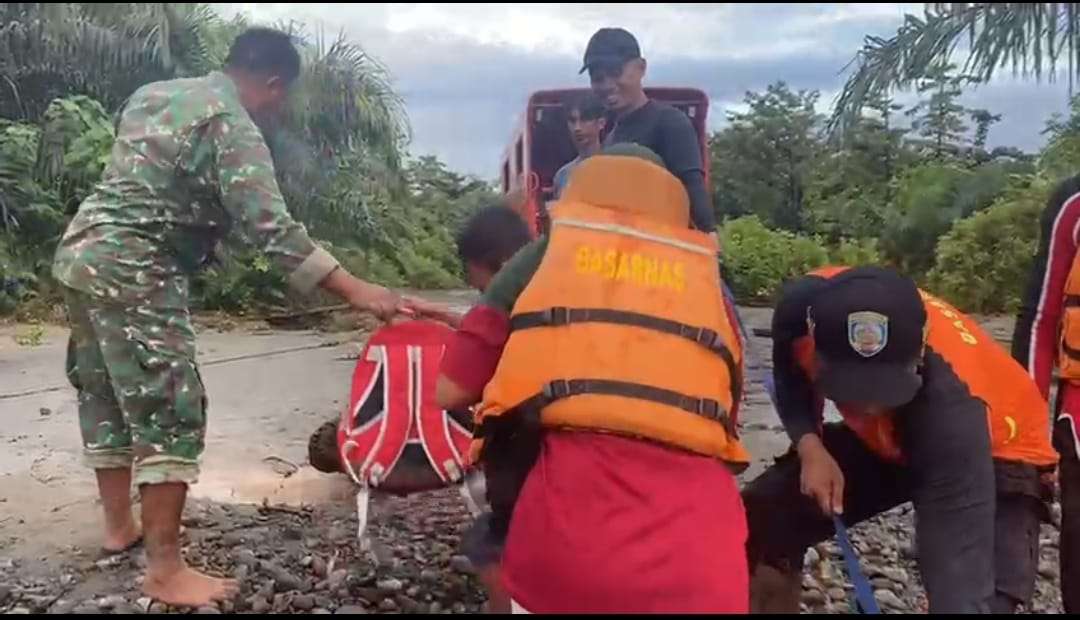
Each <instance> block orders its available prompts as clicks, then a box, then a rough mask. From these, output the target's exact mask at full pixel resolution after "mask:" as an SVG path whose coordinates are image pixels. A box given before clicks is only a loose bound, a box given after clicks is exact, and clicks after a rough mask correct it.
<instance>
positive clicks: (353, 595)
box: [0, 294, 1060, 613]
mask: <svg viewBox="0 0 1080 620" xmlns="http://www.w3.org/2000/svg"><path fill="white" fill-rule="evenodd" d="M442 299H443V300H444V301H449V302H452V303H458V304H464V303H467V301H468V296H466V295H456V294H452V295H444V296H443V298H442ZM744 317H745V319H746V320H747V321H748V322H749V323H750V324H751V325H752V326H756V327H765V326H767V325H768V322H769V312H768V310H763V309H746V310H745V311H744ZM329 324H330V325H331V326H336V327H337V329H334V330H331V331H324V330H312V329H300V330H297V329H281V328H270V327H269V326H267V325H266V324H265V323H261V322H239V323H237V322H226V324H224V325H223V324H222V322H220V321H218V322H216V323H214V324H212V325H210V326H206V327H204V329H203V330H202V332H201V335H200V339H199V349H200V360H201V362H202V364H203V376H204V380H205V382H206V384H207V390H208V392H209V397H210V402H211V407H210V422H209V433H208V448H207V451H206V455H205V458H204V462H203V475H202V479H201V480H200V481H199V483H198V484H196V485H194V486H193V487H192V489H191V495H192V500H191V501H190V502H189V508H188V510H187V513H186V515H185V525H186V532H185V540H186V554H187V557H188V558H189V561H191V562H192V563H193V564H195V565H197V566H201V567H205V568H206V569H207V570H210V571H212V572H215V573H218V574H222V575H234V576H237V577H239V578H240V579H241V580H242V583H243V594H242V596H241V597H240V598H239V599H238V600H237V601H236V602H235V603H233V604H231V605H225V606H223V607H222V608H214V609H202V610H197V611H200V612H202V613H220V612H223V611H224V612H233V611H236V612H239V611H245V612H246V611H252V612H264V611H266V612H303V613H374V612H414V613H415V612H447V613H450V612H458V613H463V612H475V611H478V610H479V609H481V607H482V604H483V594H482V592H481V590H480V589H479V588H478V585H477V583H476V582H475V580H474V579H473V578H472V577H471V575H470V574H469V568H470V567H469V566H468V562H467V560H465V558H463V557H461V556H460V555H458V538H459V536H460V534H461V532H462V531H463V530H464V529H465V528H466V527H467V526H468V522H469V517H468V513H467V511H466V509H465V506H464V504H463V502H462V501H461V500H460V499H459V496H458V495H457V493H456V491H445V492H439V493H428V494H420V495H415V496H412V497H409V498H387V497H378V498H376V499H375V500H374V502H373V514H372V520H371V522H370V525H369V528H370V532H371V534H372V535H373V538H374V539H375V541H376V545H375V549H374V552H375V553H374V555H372V554H368V553H362V552H360V551H359V549H358V547H357V542H356V536H355V507H354V503H353V500H352V489H351V486H350V483H349V482H348V481H347V480H345V479H344V477H341V476H327V475H324V474H319V473H318V472H315V471H314V470H312V469H311V468H310V466H308V465H307V464H306V462H305V460H306V444H307V440H308V437H309V435H310V434H311V432H312V431H313V430H314V429H315V428H316V427H317V426H318V425H319V424H320V423H322V422H323V421H325V420H327V419H329V418H332V417H334V416H336V415H337V412H338V411H339V410H340V408H341V407H342V406H343V404H344V401H345V399H347V391H348V386H349V381H350V376H351V372H352V367H353V364H354V358H355V356H356V355H357V354H358V353H359V350H360V347H361V344H362V342H363V339H364V335H365V332H364V331H363V330H357V329H355V328H356V327H357V325H355V324H354V323H352V319H349V318H348V317H340V316H339V317H336V318H335V319H333V320H331V321H330V322H329ZM988 326H989V327H990V328H991V329H992V330H993V331H994V332H995V334H996V336H998V337H1000V338H1007V336H1008V334H1009V333H1010V331H1011V328H1010V325H1009V323H1008V321H1003V320H992V321H988ZM221 327H225V328H226V329H217V328H221ZM292 327H294V328H295V325H294V326H292ZM322 327H324V328H325V327H327V323H325V322H324V323H323V324H322ZM17 341H19V342H17ZM20 342H21V344H20ZM65 343H66V332H65V331H64V330H63V329H61V328H58V327H49V328H46V329H45V330H44V332H40V331H37V330H31V328H29V327H28V326H18V325H8V326H0V421H2V423H0V611H2V612H7V613H31V612H48V613H62V612H81V613H100V612H106V613H144V612H151V613H159V612H168V611H193V610H168V609H164V608H161V607H160V606H159V605H157V604H154V603H152V602H151V601H149V600H147V599H145V598H143V597H142V595H141V593H140V592H139V574H140V567H141V566H142V563H143V562H144V559H143V556H142V553H141V552H138V551H136V552H132V553H129V554H127V555H123V556H118V557H114V558H108V559H103V558H101V557H100V555H99V553H98V551H97V546H96V545H97V542H98V536H99V532H100V528H101V516H100V510H99V508H98V506H97V505H96V489H95V487H94V481H93V477H92V475H91V472H89V471H87V470H85V469H84V468H82V467H81V465H80V462H79V440H78V431H77V426H76V422H75V399H74V391H73V390H72V389H71V388H70V387H69V386H68V385H67V384H66V381H65V378H64V375H63V354H64V346H65ZM753 352H754V358H753V361H752V363H751V365H750V369H749V372H748V383H749V385H748V392H747V400H746V403H745V405H744V407H743V412H742V428H743V431H742V432H743V437H744V438H745V439H746V441H747V443H748V447H749V448H750V450H751V453H752V454H754V456H755V458H756V461H755V463H754V465H753V467H752V468H751V469H750V471H748V472H747V474H746V475H745V476H744V478H746V479H749V477H752V476H754V475H756V473H758V472H760V471H761V470H762V469H763V468H764V467H765V466H766V465H767V464H768V463H769V462H771V459H772V457H774V456H776V455H778V454H780V453H781V452H782V451H783V450H784V449H785V448H786V447H787V441H786V439H785V438H784V435H783V432H782V429H781V427H780V425H779V420H778V419H777V418H776V416H775V414H774V413H773V412H772V409H771V407H770V405H769V402H768V397H767V396H766V394H765V393H764V390H763V387H762V384H761V379H762V377H763V373H764V371H765V369H766V368H768V364H769V342H768V341H767V340H765V339H761V338H755V339H754V344H753ZM911 518H912V517H911V514H910V507H909V506H905V507H900V508H899V509H897V510H894V511H893V512H891V513H889V514H887V515H885V516H883V517H882V518H879V519H877V520H875V521H873V522H871V523H866V524H863V525H861V526H859V527H857V528H855V529H854V530H853V533H852V535H853V538H854V540H855V544H856V546H857V547H859V548H860V551H861V552H862V553H861V557H862V562H863V565H864V568H865V569H866V570H867V572H868V576H870V577H871V578H872V581H873V585H874V587H875V589H876V590H877V596H878V600H879V601H880V602H881V603H882V606H883V607H884V608H885V609H886V611H892V612H904V611H906V612H912V611H921V610H923V609H925V607H924V605H925V599H924V596H923V595H922V591H921V588H920V587H919V582H918V575H917V570H916V568H915V558H914V551H913V548H912V546H911V536H910V532H911V530H912V527H911ZM1042 554H1043V559H1042V561H1041V563H1040V580H1039V584H1038V588H1039V594H1038V596H1037V598H1036V603H1035V605H1034V610H1033V611H1038V612H1054V611H1060V602H1059V599H1058V596H1057V593H1056V586H1055V583H1056V577H1055V575H1056V571H1057V531H1056V529H1055V528H1054V527H1053V526H1050V525H1047V526H1045V527H1044V531H1043V549H1042ZM807 565H808V568H809V570H808V571H807V576H806V578H805V580H804V592H803V595H804V596H803V603H804V605H805V609H806V611H818V612H846V611H848V609H849V606H848V602H847V599H848V598H849V594H850V586H846V585H845V581H846V580H845V578H844V575H843V572H842V566H841V562H840V560H839V557H838V553H837V549H836V547H835V545H833V544H832V543H825V544H823V545H819V546H818V547H817V548H816V549H814V550H811V552H809V553H808V557H807Z"/></svg>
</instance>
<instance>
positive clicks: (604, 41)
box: [579, 28, 716, 233]
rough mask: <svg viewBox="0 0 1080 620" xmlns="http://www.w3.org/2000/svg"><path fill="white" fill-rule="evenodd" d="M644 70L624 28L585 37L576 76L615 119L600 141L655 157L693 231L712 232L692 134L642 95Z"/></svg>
mask: <svg viewBox="0 0 1080 620" xmlns="http://www.w3.org/2000/svg"><path fill="white" fill-rule="evenodd" d="M645 67H646V63H645V59H644V58H642V57H641V48H640V47H639V46H638V42H637V39H635V38H634V35H632V34H630V33H629V32H627V31H626V30H624V29H622V28H601V29H600V30H597V31H596V34H594V35H593V36H592V38H591V39H589V44H588V46H587V47H586V48H585V59H584V63H583V65H582V67H581V71H580V72H579V73H585V72H586V71H588V72H589V80H590V81H591V82H592V88H593V91H594V92H596V94H597V95H598V96H600V98H601V99H603V100H604V105H605V106H606V107H607V109H608V110H609V111H610V112H612V113H614V115H615V126H614V127H613V128H612V129H611V132H610V133H608V135H607V137H606V138H605V140H604V143H605V144H606V145H610V144H618V143H620V142H634V143H636V144H640V145H642V146H644V147H646V148H648V149H649V150H651V151H653V152H654V153H656V154H657V155H659V156H660V158H661V159H663V160H664V165H665V166H666V167H667V169H668V170H669V171H670V172H671V173H672V174H674V175H675V176H677V177H678V178H679V180H681V181H682V182H683V185H684V186H685V187H686V193H687V194H688V195H689V196H690V217H691V220H692V221H693V225H694V227H695V228H697V229H698V230H701V231H704V232H708V233H711V232H714V231H715V230H716V215H715V214H714V213H713V206H712V199H711V198H710V197H709V191H708V189H707V188H706V187H705V166H704V164H703V163H702V161H701V146H700V143H699V141H698V135H697V132H696V131H695V130H694V126H693V125H692V124H690V119H689V118H687V116H686V115H685V114H683V113H682V112H680V111H679V110H677V109H676V108H673V107H671V106H669V105H666V104H663V103H659V102H656V101H650V100H649V98H648V97H647V96H646V95H645V88H644V86H642V79H644V77H645Z"/></svg>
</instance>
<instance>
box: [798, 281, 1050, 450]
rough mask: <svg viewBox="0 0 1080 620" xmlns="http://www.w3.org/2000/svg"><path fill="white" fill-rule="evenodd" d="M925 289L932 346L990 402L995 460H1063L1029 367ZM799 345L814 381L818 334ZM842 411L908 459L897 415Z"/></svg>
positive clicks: (876, 442)
mask: <svg viewBox="0 0 1080 620" xmlns="http://www.w3.org/2000/svg"><path fill="white" fill-rule="evenodd" d="M845 270H846V268H844V267H828V268H824V269H821V270H818V271H815V272H812V273H811V274H810V275H813V276H817V277H821V278H826V279H828V278H831V277H833V276H835V275H837V274H839V273H841V272H843V271H845ZM919 292H920V294H921V295H922V299H923V303H924V304H925V307H926V316H927V326H928V329H927V336H926V347H927V348H928V349H929V350H932V351H933V352H935V353H937V354H938V355H940V356H941V357H942V358H943V359H944V360H945V361H946V362H947V363H948V364H949V366H950V367H951V368H952V370H953V372H954V373H955V374H956V376H957V377H958V378H959V379H960V380H961V381H962V382H963V383H964V384H965V385H966V386H967V388H968V390H969V391H970V393H971V395H972V396H973V397H975V398H977V399H979V400H981V401H982V402H983V403H985V405H986V415H987V422H988V424H989V430H990V442H991V451H992V454H993V456H994V458H997V459H1001V460H1007V461H1020V462H1025V463H1029V464H1032V465H1035V466H1038V467H1044V466H1050V465H1053V464H1055V463H1057V460H1058V455H1057V453H1056V452H1055V451H1054V449H1053V447H1052V446H1051V444H1050V417H1049V413H1048V412H1049V409H1048V407H1047V404H1046V401H1045V400H1043V398H1042V396H1041V395H1040V394H1039V389H1038V387H1036V385H1035V382H1034V381H1032V380H1031V377H1030V376H1028V374H1027V372H1025V371H1024V368H1023V367H1022V366H1020V364H1019V363H1017V362H1016V360H1014V359H1013V358H1012V357H1011V356H1010V355H1009V354H1008V352H1007V351H1005V349H1003V348H1002V347H1001V346H1000V345H998V344H997V343H996V342H995V341H994V340H993V338H991V337H990V335H989V334H987V333H986V332H985V331H983V329H982V328H981V327H979V325H978V324H977V323H976V322H975V321H973V320H971V319H970V318H968V317H967V316H965V315H964V314H963V313H961V312H960V311H959V310H957V309H956V308H954V307H952V306H950V305H949V304H947V303H945V302H944V301H942V300H940V299H937V298H936V297H934V296H933V295H930V294H929V293H926V292H924V291H919ZM794 346H795V358H796V360H797V362H798V364H799V366H800V367H801V368H802V369H803V371H804V372H805V373H806V374H807V376H808V377H810V378H811V380H813V379H814V377H815V361H814V341H813V338H812V337H810V336H804V337H802V338H800V339H798V340H797V341H795V344H794ZM838 409H839V410H840V414H841V415H842V416H843V417H844V423H845V424H847V425H848V427H850V428H851V429H852V431H854V432H855V433H856V434H857V435H858V436H859V437H860V439H862V440H863V442H864V443H865V444H866V445H867V446H868V447H870V449H871V450H873V451H874V452H875V453H876V454H878V455H880V456H882V457H884V458H888V459H890V460H901V459H902V458H903V455H902V454H901V452H900V449H899V446H898V443H897V441H896V437H895V433H894V428H893V424H894V422H893V416H892V415H882V416H859V415H852V414H850V413H848V412H845V411H844V408H843V407H838ZM947 413H948V412H942V414H943V415H947Z"/></svg>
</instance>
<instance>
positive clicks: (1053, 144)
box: [1038, 95, 1080, 180]
mask: <svg viewBox="0 0 1080 620" xmlns="http://www.w3.org/2000/svg"><path fill="white" fill-rule="evenodd" d="M1042 133H1043V135H1044V136H1046V147H1045V148H1044V149H1043V152H1042V153H1041V155H1040V156H1039V164H1038V166H1039V172H1040V173H1041V174H1043V175H1044V176H1046V177H1047V178H1050V179H1059V180H1060V179H1066V178H1068V177H1071V176H1072V175H1074V174H1076V171H1077V170H1080V95H1077V96H1075V97H1073V98H1072V99H1071V100H1070V101H1069V115H1068V116H1067V117H1062V116H1061V115H1060V114H1054V115H1053V116H1051V117H1050V119H1049V120H1048V121H1047V122H1046V128H1045V129H1043V132H1042Z"/></svg>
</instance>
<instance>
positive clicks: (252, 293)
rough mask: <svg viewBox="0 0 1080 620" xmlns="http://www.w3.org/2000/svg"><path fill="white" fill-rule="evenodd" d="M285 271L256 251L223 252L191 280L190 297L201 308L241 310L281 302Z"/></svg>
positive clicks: (283, 295) (283, 293) (281, 303)
mask: <svg viewBox="0 0 1080 620" xmlns="http://www.w3.org/2000/svg"><path fill="white" fill-rule="evenodd" d="M285 291H286V284H285V275H284V274H282V273H281V271H280V270H279V269H278V268H277V267H276V266H274V265H273V264H272V263H271V262H270V261H269V260H268V259H267V258H266V257H265V256H264V255H262V254H260V253H258V252H256V251H250V250H245V251H237V252H226V253H223V255H222V257H221V258H220V260H219V261H218V262H216V263H215V264H214V265H213V266H211V267H210V268H209V269H206V270H205V271H203V272H201V273H200V274H199V275H198V276H197V277H196V278H195V279H194V282H193V284H192V298H193V299H194V300H195V304H196V305H197V306H198V307H199V308H200V309H202V310H224V311H227V312H236V313H239V314H243V313H244V312H245V311H248V310H251V309H254V308H268V307H273V306H281V305H283V304H284V302H285V299H286V297H285Z"/></svg>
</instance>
